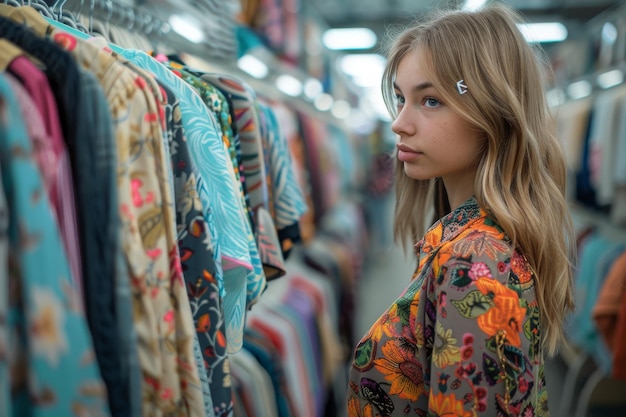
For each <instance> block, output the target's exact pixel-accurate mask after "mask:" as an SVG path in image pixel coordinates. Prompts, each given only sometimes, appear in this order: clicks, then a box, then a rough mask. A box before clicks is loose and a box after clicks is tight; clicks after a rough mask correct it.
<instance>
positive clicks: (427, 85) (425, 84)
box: [393, 81, 434, 93]
mask: <svg viewBox="0 0 626 417" xmlns="http://www.w3.org/2000/svg"><path fill="white" fill-rule="evenodd" d="M431 87H434V86H433V83H431V82H430V81H425V82H423V83H420V84H418V85H416V86H415V87H413V92H414V93H418V92H420V91H422V90H426V89H427V88H431ZM393 88H395V89H396V90H399V91H402V90H401V89H400V87H398V84H396V83H395V82H394V83H393Z"/></svg>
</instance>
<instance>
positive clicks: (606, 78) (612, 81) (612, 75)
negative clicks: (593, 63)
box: [596, 69, 624, 88]
mask: <svg viewBox="0 0 626 417" xmlns="http://www.w3.org/2000/svg"><path fill="white" fill-rule="evenodd" d="M596 81H597V82H598V85H599V86H600V87H601V88H611V87H614V86H616V85H620V84H621V83H622V82H624V73H623V72H622V71H621V70H618V69H614V70H612V71H607V72H603V73H602V74H600V75H598V79H597V80H596Z"/></svg>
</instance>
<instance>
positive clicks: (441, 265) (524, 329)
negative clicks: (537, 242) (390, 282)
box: [347, 198, 547, 417]
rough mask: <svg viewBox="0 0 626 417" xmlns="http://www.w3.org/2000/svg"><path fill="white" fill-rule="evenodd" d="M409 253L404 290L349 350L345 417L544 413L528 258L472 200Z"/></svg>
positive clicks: (532, 283) (531, 278) (538, 331)
mask: <svg viewBox="0 0 626 417" xmlns="http://www.w3.org/2000/svg"><path fill="white" fill-rule="evenodd" d="M415 248H416V255H417V257H418V268H417V270H416V272H415V274H414V275H413V277H412V278H411V281H410V283H409V285H408V286H407V288H406V289H405V290H404V292H403V293H402V294H401V295H400V296H399V297H398V298H397V299H396V300H395V301H394V302H393V304H392V305H391V306H390V307H389V309H388V310H387V311H386V312H385V313H383V315H382V316H381V317H380V318H379V319H378V320H377V321H376V322H375V323H374V325H373V326H372V328H371V329H370V330H369V331H368V332H367V334H366V335H365V336H364V337H363V338H362V339H361V340H360V341H359V344H358V346H357V347H356V349H355V351H354V361H353V364H352V367H351V369H350V381H349V386H350V389H348V398H347V410H348V416H350V417H356V416H366V415H367V416H369V415H374V416H378V415H380V416H387V417H394V416H478V415H480V416H493V417H495V416H499V415H507V416H519V415H539V413H543V414H544V415H546V413H547V409H546V407H547V401H546V399H547V390H546V387H545V380H544V376H543V356H542V354H541V344H540V338H541V330H540V322H539V319H538V314H537V311H536V304H537V300H536V296H535V287H534V282H535V278H534V275H533V273H532V271H531V269H530V267H529V266H528V263H527V261H526V258H525V257H524V256H523V255H522V254H521V253H520V252H519V250H517V249H516V248H514V247H513V246H512V245H511V242H510V240H509V239H508V237H507V236H506V234H505V233H504V232H503V231H502V229H501V228H500V227H499V226H498V225H497V224H496V223H495V222H494V220H493V219H491V218H490V217H489V216H488V215H487V213H486V212H485V211H483V210H482V209H481V208H480V207H479V205H478V203H477V202H476V200H475V199H474V198H471V199H469V200H468V201H467V202H465V203H464V204H463V205H462V206H461V207H459V208H458V209H456V210H455V211H454V212H452V213H450V214H449V215H448V216H445V217H444V218H442V219H441V220H439V221H438V222H437V223H435V224H434V225H433V226H432V227H431V228H430V229H429V230H428V232H427V233H426V235H425V236H424V238H423V239H422V240H421V241H420V242H418V243H417V244H416V245H415ZM523 413H524V414H523Z"/></svg>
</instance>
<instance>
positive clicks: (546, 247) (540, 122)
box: [382, 5, 574, 355]
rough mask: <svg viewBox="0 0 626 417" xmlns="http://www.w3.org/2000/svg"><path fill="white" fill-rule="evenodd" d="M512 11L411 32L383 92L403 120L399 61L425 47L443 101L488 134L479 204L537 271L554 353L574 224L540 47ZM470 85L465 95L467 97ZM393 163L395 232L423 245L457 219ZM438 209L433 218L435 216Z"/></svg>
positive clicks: (389, 67) (439, 188) (435, 190)
mask: <svg viewBox="0 0 626 417" xmlns="http://www.w3.org/2000/svg"><path fill="white" fill-rule="evenodd" d="M521 21H522V19H521V18H520V16H519V15H518V14H516V13H515V12H514V11H513V10H511V9H510V8H508V7H506V6H502V5H497V6H491V7H488V8H486V9H484V10H481V11H478V12H460V11H440V12H439V14H437V15H436V16H435V17H433V18H432V19H431V20H429V21H427V22H422V23H416V24H415V25H414V26H412V27H410V28H408V29H406V30H404V31H403V32H402V33H401V34H400V35H399V36H397V37H396V38H395V41H394V42H393V43H392V44H391V46H390V48H389V52H388V54H387V57H388V60H387V64H386V68H385V72H384V75H383V83H382V92H383V98H384V99H385V103H386V104H387V108H388V109H389V112H390V113H391V114H392V117H394V118H395V117H396V116H397V113H396V109H395V104H394V97H393V96H394V88H393V82H394V78H395V74H396V70H397V68H398V65H399V63H400V61H401V60H402V58H403V57H404V56H405V55H406V54H408V53H409V52H412V51H415V50H416V49H418V48H419V50H420V52H421V53H422V54H424V55H422V56H425V57H426V58H425V59H424V62H423V63H422V64H423V65H424V66H425V69H426V71H427V73H428V74H429V75H430V76H431V79H430V81H431V82H433V84H434V86H435V88H436V89H437V91H438V92H439V93H440V94H441V96H442V98H443V100H444V102H445V103H446V104H447V105H448V106H451V107H452V108H453V109H454V110H455V111H456V112H457V113H458V114H459V115H461V117H463V118H464V119H465V120H467V121H468V122H469V123H470V124H471V125H472V126H474V127H475V128H476V129H478V130H479V131H481V132H484V135H485V143H484V151H483V152H482V155H481V160H480V164H479V168H478V171H477V175H476V180H475V184H474V193H475V196H476V199H477V201H478V203H479V204H480V206H481V207H482V208H483V209H484V210H486V211H487V212H488V213H490V215H492V216H493V217H494V218H495V220H496V221H497V222H498V224H499V225H500V226H501V227H502V228H503V229H504V231H505V232H506V233H507V235H508V236H509V238H511V240H512V241H513V244H514V245H515V246H516V247H518V248H520V249H521V251H522V252H523V253H524V255H525V256H526V258H527V259H528V262H529V263H530V266H531V268H532V269H533V270H534V271H535V276H536V278H535V285H536V296H537V300H538V303H539V308H540V312H541V313H540V314H541V323H542V334H543V340H542V342H543V346H544V348H545V350H546V352H547V353H548V354H549V355H553V354H554V353H556V351H557V348H558V345H559V343H560V342H561V341H563V339H564V337H563V336H564V335H563V330H562V322H563V320H564V318H565V316H566V314H568V313H569V311H571V310H572V309H573V308H574V301H573V294H572V292H573V278H572V268H571V261H572V260H573V259H574V258H573V257H574V235H573V226H572V220H571V216H570V212H569V209H568V205H567V201H566V198H565V181H566V168H565V160H564V156H563V152H562V149H561V147H560V143H559V141H558V139H557V137H556V128H555V123H554V119H553V117H552V114H551V112H550V110H549V108H548V106H547V103H546V100H545V95H544V89H543V87H544V85H543V83H542V80H543V77H542V76H543V75H544V74H543V73H542V68H546V67H547V66H546V65H545V64H546V62H545V60H544V59H543V55H541V54H540V53H539V52H541V50H540V49H539V48H533V47H531V46H530V45H529V44H528V43H527V42H526V41H525V39H524V37H523V36H522V34H521V33H520V31H519V29H518V28H517V26H516V23H519V22H521ZM461 79H463V80H464V83H465V85H467V88H468V93H467V94H464V95H460V94H459V93H458V91H457V89H456V83H457V81H459V80H461ZM402 165H403V164H400V163H397V164H396V174H395V175H396V177H395V179H396V208H395V220H394V234H395V236H396V239H397V240H399V241H400V242H402V243H403V244H405V243H406V242H407V241H408V240H409V239H410V240H412V241H413V242H415V241H417V240H418V239H419V238H421V236H422V235H423V233H424V232H425V228H426V226H427V224H428V222H430V221H431V220H432V217H431V215H432V214H434V218H435V219H438V218H440V217H442V216H444V215H445V214H447V213H448V212H449V211H450V205H449V202H448V199H447V195H446V193H445V188H444V186H443V182H442V181H441V180H440V179H439V178H435V179H430V180H414V179H411V178H409V177H408V176H406V175H405V174H404V170H403V166H402ZM433 210H434V213H433Z"/></svg>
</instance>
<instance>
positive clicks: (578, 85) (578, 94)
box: [567, 80, 593, 100]
mask: <svg viewBox="0 0 626 417" xmlns="http://www.w3.org/2000/svg"><path fill="white" fill-rule="evenodd" d="M592 89H593V88H592V87H591V83H590V82H589V81H586V80H581V81H576V82H575V83H572V84H570V85H569V86H568V87H567V94H568V95H569V96H570V97H571V98H572V99H574V100H577V99H580V98H584V97H587V96H588V95H589V94H591V91H592Z"/></svg>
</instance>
